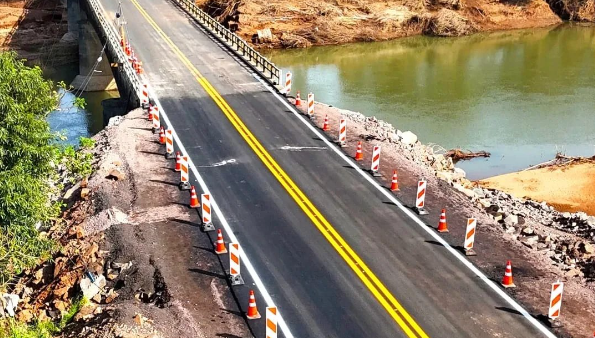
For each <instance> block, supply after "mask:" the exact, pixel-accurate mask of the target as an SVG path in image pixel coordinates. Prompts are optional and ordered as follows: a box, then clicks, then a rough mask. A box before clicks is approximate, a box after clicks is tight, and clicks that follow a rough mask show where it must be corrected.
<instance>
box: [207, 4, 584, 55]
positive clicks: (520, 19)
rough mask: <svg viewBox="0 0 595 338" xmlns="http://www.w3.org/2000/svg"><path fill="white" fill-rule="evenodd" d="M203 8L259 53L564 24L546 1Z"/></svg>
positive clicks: (247, 5)
mask: <svg viewBox="0 0 595 338" xmlns="http://www.w3.org/2000/svg"><path fill="white" fill-rule="evenodd" d="M551 1H554V0H551ZM197 4H198V5H199V6H200V7H201V8H202V9H203V10H205V11H206V12H207V13H209V14H210V15H211V16H213V17H215V18H217V19H218V20H219V21H220V22H222V23H223V24H224V25H226V26H228V27H230V28H231V29H232V30H235V31H236V33H238V34H239V35H240V36H241V37H242V38H244V39H245V40H246V41H251V42H252V44H253V45H254V46H256V47H258V48H303V47H309V46H313V45H336V44H344V43H350V42H363V41H365V42H369V41H385V40H392V39H395V38H400V37H404V36H411V35H418V34H425V35H435V36H461V35H468V34H471V33H474V32H479V31H493V30H510V29H519V28H535V27H545V26H549V25H554V24H557V23H560V22H561V19H560V17H559V16H558V15H557V14H556V12H555V11H554V10H552V8H551V7H550V5H549V4H548V3H547V2H546V1H545V0H529V1H523V2H509V1H500V2H494V1H486V0H467V1H465V0H425V1H421V2H413V1H408V0H396V1H390V2H386V1H378V0H351V1H330V0H325V1H317V2H312V1H310V2H299V1H298V2H296V1H293V0H274V1H264V0H248V1H235V0H197ZM583 7H585V6H582V5H581V8H583ZM585 8H586V7H585ZM560 10H563V9H562V8H560ZM583 12H585V11H583ZM587 12H588V11H587ZM574 18H577V17H576V16H575V17H574ZM581 18H582V19H585V18H591V17H590V16H589V15H582V16H581ZM592 19H594V18H591V20H592Z"/></svg>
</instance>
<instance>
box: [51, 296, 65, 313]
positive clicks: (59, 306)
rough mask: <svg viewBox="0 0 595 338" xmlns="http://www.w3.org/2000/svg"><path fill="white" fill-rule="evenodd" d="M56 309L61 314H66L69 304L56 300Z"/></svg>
mask: <svg viewBox="0 0 595 338" xmlns="http://www.w3.org/2000/svg"><path fill="white" fill-rule="evenodd" d="M54 308H55V309H56V310H58V311H60V313H64V312H66V310H67V309H68V304H67V303H66V302H63V301H61V300H57V299H56V300H54Z"/></svg>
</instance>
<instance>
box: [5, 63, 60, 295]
mask: <svg viewBox="0 0 595 338" xmlns="http://www.w3.org/2000/svg"><path fill="white" fill-rule="evenodd" d="M57 103H58V94H57V93H56V91H55V90H54V88H53V85H52V83H51V81H47V80H44V78H43V76H42V71H41V69H40V68H39V67H34V68H30V67H27V66H25V65H24V64H23V62H22V61H21V60H18V59H17V58H16V54H15V53H12V52H4V53H0V287H1V285H2V284H3V283H4V282H6V278H8V277H9V276H11V275H12V274H13V273H18V272H20V271H21V270H22V269H23V268H26V267H28V266H31V265H34V264H35V262H36V261H37V259H38V258H39V257H40V256H43V255H44V254H47V252H48V249H49V248H50V247H51V243H49V242H48V241H47V240H45V239H43V238H42V237H40V236H39V235H38V232H37V231H36V229H35V225H36V224H39V223H42V224H43V223H46V222H48V221H49V220H50V219H51V218H52V217H55V216H57V213H58V212H59V206H58V205H56V204H55V203H51V200H50V197H51V195H52V194H53V193H55V188H54V187H53V186H52V184H51V182H52V177H55V175H56V170H55V168H54V167H55V163H56V161H57V159H58V156H59V153H60V151H59V149H58V147H57V146H56V145H55V142H54V139H55V135H53V134H52V133H51V131H50V128H49V125H48V123H47V122H46V120H45V118H46V116H47V114H48V113H49V112H50V111H52V110H53V109H54V108H55V107H56V106H57Z"/></svg>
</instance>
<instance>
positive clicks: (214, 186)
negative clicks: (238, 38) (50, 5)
mask: <svg viewBox="0 0 595 338" xmlns="http://www.w3.org/2000/svg"><path fill="white" fill-rule="evenodd" d="M102 4H103V6H104V7H105V9H106V11H107V12H108V13H109V15H110V17H112V18H113V17H114V12H115V11H116V10H117V6H118V3H117V1H114V0H102ZM137 6H140V7H141V8H142V9H143V11H146V13H145V15H142V14H141V11H140V10H139V7H137ZM122 7H123V12H124V17H125V18H126V20H127V22H128V25H127V29H128V36H129V38H130V41H131V43H132V46H133V47H134V49H135V51H136V53H137V55H138V56H139V58H140V60H142V61H143V63H144V68H145V72H146V75H147V76H148V78H149V80H150V83H151V86H152V88H153V90H154V92H155V93H156V94H157V96H158V97H159V101H160V103H161V104H162V106H163V109H165V111H166V112H167V114H168V116H169V118H170V119H171V121H172V124H173V127H174V128H175V130H176V132H177V133H178V135H179V136H180V139H181V141H182V143H183V144H184V146H185V148H186V149H187V151H188V152H189V156H190V157H191V159H192V161H193V162H194V164H195V165H196V166H197V169H198V171H199V172H200V174H201V176H202V177H203V178H204V179H205V181H206V182H207V184H208V185H209V189H210V190H211V192H212V193H213V196H214V198H215V199H216V200H217V201H218V205H219V206H220V207H221V209H222V211H223V214H224V215H225V217H226V218H227V220H228V222H229V223H230V225H231V227H232V228H233V229H234V233H235V235H236V236H237V237H238V239H239V241H240V242H241V243H242V245H243V248H244V250H245V251H246V253H247V255H248V256H249V258H250V260H251V261H252V263H253V264H254V266H255V268H256V271H257V272H258V274H259V276H260V278H261V279H262V281H263V282H264V284H265V286H266V288H267V290H268V291H269V293H270V295H271V296H272V298H273V300H274V302H275V303H276V305H277V306H278V307H279V310H280V312H281V314H282V316H283V318H284V319H285V321H286V322H287V324H288V326H289V329H290V330H291V332H292V333H293V335H294V336H296V337H337V338H348V337H354V338H362V337H387V338H394V337H407V336H410V337H424V336H429V337H491V336H494V337H538V336H540V335H541V334H540V333H539V331H538V330H537V329H536V328H535V327H533V326H532V325H531V324H530V323H529V322H528V321H527V320H526V319H525V318H523V317H522V316H520V315H518V314H514V313H511V311H506V309H507V308H510V305H508V304H507V303H506V302H505V301H504V300H503V299H501V298H500V297H499V296H498V295H496V294H495V293H494V292H493V291H492V290H490V289H489V288H488V287H487V286H486V285H485V284H484V283H482V282H481V281H479V278H478V277H476V276H475V275H473V274H472V273H471V272H470V271H469V270H468V269H467V268H465V267H464V266H463V265H462V264H461V263H460V262H459V261H457V260H456V259H455V258H454V257H453V256H452V255H450V254H449V253H448V252H447V251H446V249H444V248H443V247H441V246H439V245H433V244H431V243H428V242H431V241H432V238H431V237H430V236H429V235H428V234H427V233H426V232H425V231H424V230H423V229H421V228H420V227H419V226H418V225H416V224H415V223H414V222H413V221H412V219H411V218H409V217H408V216H407V215H405V214H404V213H403V212H402V211H400V210H399V209H398V208H397V207H395V206H394V205H391V204H390V203H383V202H387V199H386V197H384V196H383V195H382V194H381V193H379V192H378V190H377V189H376V188H374V187H373V186H372V185H371V184H369V183H368V182H366V181H365V179H364V178H363V177H362V176H360V174H359V173H358V172H357V171H356V170H354V169H353V168H350V167H349V166H348V165H347V163H346V162H345V161H344V160H342V159H341V158H340V157H339V156H338V155H337V154H336V153H334V152H333V151H331V150H330V149H328V146H327V145H326V144H325V143H324V142H323V141H322V140H320V139H319V138H318V137H317V136H316V135H315V134H314V133H313V132H312V131H311V130H309V129H308V128H307V127H306V126H305V125H304V124H303V123H302V122H301V121H300V120H299V119H298V118H296V116H294V114H292V113H290V112H289V111H288V110H287V108H286V107H285V106H283V105H282V104H281V103H280V102H279V101H278V100H277V99H276V98H275V96H274V95H273V94H271V93H270V92H269V91H268V90H266V88H265V87H264V86H263V85H262V84H261V83H260V82H259V81H258V80H257V79H256V78H255V77H254V76H253V75H251V74H250V71H249V70H248V69H247V68H245V67H244V66H242V65H240V64H238V63H237V62H236V61H235V60H234V58H233V57H232V56H231V55H229V54H228V53H227V52H226V51H224V50H222V49H221V47H220V46H218V44H217V43H215V42H214V41H212V40H211V38H209V37H208V36H207V35H205V34H204V33H203V32H202V31H201V29H200V28H199V26H198V25H197V24H195V23H194V22H193V21H192V20H191V19H190V18H189V17H188V16H186V15H185V13H184V12H183V11H182V10H181V9H180V8H178V7H177V6H176V5H175V4H173V3H171V2H169V1H167V0H132V1H131V0H125V1H124V2H123V3H122ZM147 17H149V18H150V20H152V21H153V22H152V24H151V23H150V20H149V19H148V18H147ZM155 27H158V29H156V28H155ZM165 36H166V37H167V38H165ZM168 39H170V40H169V41H168ZM172 46H175V48H174V47H172ZM172 49H178V54H182V55H183V56H184V57H185V58H187V61H183V60H182V59H181V57H180V56H179V55H177V54H176V53H174V51H173V50H172ZM188 62H189V63H190V64H191V66H189V65H188ZM192 66H193V67H196V69H197V70H198V71H199V72H200V74H202V76H204V78H205V79H206V80H207V81H208V82H209V83H210V84H212V87H213V88H214V89H215V90H216V91H217V92H218V93H219V94H220V96H221V97H222V99H224V100H225V101H226V102H227V103H228V104H229V107H230V108H231V110H233V111H234V112H235V114H237V116H238V117H239V118H240V119H241V121H243V123H244V124H245V126H246V127H247V129H248V130H249V133H250V134H251V135H253V137H254V138H255V139H257V140H258V141H259V143H260V144H261V145H262V146H263V147H264V152H266V153H268V154H270V155H271V156H272V158H274V161H276V163H277V164H278V165H279V166H280V167H281V168H282V169H283V170H284V173H286V175H287V176H288V177H290V178H291V179H292V180H293V182H294V183H295V185H296V186H297V187H299V189H301V191H303V193H304V194H305V195H306V196H307V198H308V199H309V201H311V203H312V204H313V205H314V206H315V207H316V208H317V211H319V212H320V214H321V215H322V216H323V217H324V218H325V219H326V220H327V221H328V223H329V224H330V225H331V226H332V229H334V230H336V232H337V233H338V234H339V235H340V236H341V238H342V239H344V240H345V241H346V242H347V243H348V244H349V245H350V246H351V248H352V249H353V251H354V252H355V253H356V254H357V255H358V257H359V258H361V260H363V261H364V262H365V263H366V264H367V265H368V267H369V268H370V270H371V271H372V272H373V273H374V274H375V276H377V278H378V279H379V280H380V281H381V282H382V283H383V284H384V285H385V286H386V288H387V290H388V292H389V293H390V295H393V296H394V297H395V298H396V300H397V301H398V304H400V305H402V307H403V308H404V309H405V310H406V312H407V314H403V312H401V311H398V310H397V311H396V312H393V314H392V315H391V313H389V311H387V310H386V308H385V306H383V305H382V304H381V302H380V301H379V300H378V297H379V298H381V299H387V298H386V297H390V295H389V296H386V295H385V296H382V295H380V296H378V297H377V296H375V295H374V294H373V293H372V292H371V291H370V289H369V288H368V287H367V286H366V285H365V284H364V282H363V281H362V278H363V280H371V278H369V277H366V276H364V277H362V278H360V277H358V275H357V274H356V273H355V272H354V270H352V268H351V267H350V266H349V265H348V264H347V263H346V259H345V258H344V257H343V256H341V255H340V254H338V252H337V250H336V249H335V248H334V247H333V246H332V245H331V244H330V243H329V240H328V239H327V238H326V237H325V236H323V234H322V233H323V232H324V231H323V232H321V231H320V230H319V228H318V227H317V226H315V224H314V222H313V221H312V219H311V217H309V216H308V215H307V212H305V211H304V209H303V208H302V207H300V206H299V205H298V204H297V203H296V202H295V200H294V198H292V197H291V196H290V193H289V192H288V190H287V189H286V188H285V187H283V186H282V184H280V181H279V179H278V177H276V176H275V175H273V174H272V172H271V170H270V169H269V168H268V167H267V166H265V164H264V162H263V161H262V160H261V158H260V157H259V156H258V155H257V153H256V152H255V151H254V150H253V148H252V147H251V146H249V144H248V143H247V142H246V141H245V139H244V138H243V137H242V136H241V135H240V133H239V132H238V130H237V129H236V126H234V124H232V123H231V122H230V119H229V118H228V117H227V116H226V115H225V114H224V113H223V112H222V109H221V108H220V107H219V106H218V105H217V104H216V103H215V102H214V100H213V98H212V97H211V95H209V93H207V91H205V89H204V86H202V85H201V84H199V82H198V81H197V77H196V76H195V75H196V74H193V72H192V71H191V67H192ZM232 119H233V118H232ZM236 124H237V122H236ZM287 146H290V147H314V148H310V149H302V150H299V151H298V150H296V149H291V148H287ZM261 156H263V155H262V154H261ZM222 161H228V162H227V163H226V164H223V165H216V164H217V163H220V162H222ZM290 190H291V189H290ZM317 211H314V213H316V212H317ZM215 223H217V219H215ZM331 232H332V231H331ZM335 240H336V239H335ZM339 250H341V249H340V248H339ZM348 261H356V259H352V258H348ZM245 278H246V279H247V281H248V283H250V281H251V278H250V276H245ZM375 289H376V290H378V289H379V287H375ZM236 290H237V292H238V294H239V295H240V300H241V301H242V302H246V303H247V300H246V299H247V293H248V291H247V290H248V286H246V287H241V288H237V289H236ZM380 293H381V294H382V292H380ZM258 297H259V294H258V292H257V299H258ZM260 301H261V302H260V304H259V306H260V310H261V312H262V313H263V314H264V304H263V301H262V299H260ZM387 302H388V303H389V305H386V304H385V305H386V306H387V307H389V308H390V307H393V308H394V307H395V303H393V302H391V301H389V300H388V301H387ZM242 307H244V308H245V304H242ZM395 314H396V315H395ZM408 318H411V320H408ZM399 321H400V324H399ZM414 323H417V324H418V325H419V327H420V329H419V330H416V329H415V327H414V325H415V324H414ZM251 324H253V325H252V326H253V330H254V332H255V334H256V336H257V337H264V322H263V321H262V320H260V321H256V322H251ZM402 327H406V328H407V329H403V328H402ZM407 330H409V331H407ZM280 336H283V335H280Z"/></svg>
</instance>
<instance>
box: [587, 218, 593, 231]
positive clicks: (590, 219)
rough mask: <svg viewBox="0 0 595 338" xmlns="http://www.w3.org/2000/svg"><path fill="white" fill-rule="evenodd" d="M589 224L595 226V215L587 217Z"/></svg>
mask: <svg viewBox="0 0 595 338" xmlns="http://www.w3.org/2000/svg"><path fill="white" fill-rule="evenodd" d="M587 225H588V226H590V227H591V228H595V217H593V216H589V217H587Z"/></svg>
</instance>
